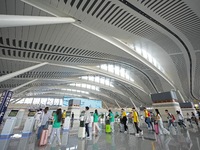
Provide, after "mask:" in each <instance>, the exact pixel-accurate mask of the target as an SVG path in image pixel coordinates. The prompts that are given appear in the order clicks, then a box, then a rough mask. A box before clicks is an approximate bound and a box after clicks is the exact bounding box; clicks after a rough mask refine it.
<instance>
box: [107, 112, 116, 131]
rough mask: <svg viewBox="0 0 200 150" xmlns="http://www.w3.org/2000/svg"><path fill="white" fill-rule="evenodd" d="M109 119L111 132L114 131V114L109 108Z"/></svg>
mask: <svg viewBox="0 0 200 150" xmlns="http://www.w3.org/2000/svg"><path fill="white" fill-rule="evenodd" d="M108 116H109V120H110V126H111V129H112V133H114V131H115V128H114V122H115V118H114V114H113V113H112V111H111V110H109V115H108Z"/></svg>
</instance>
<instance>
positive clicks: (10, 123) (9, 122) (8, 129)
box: [1, 110, 19, 137]
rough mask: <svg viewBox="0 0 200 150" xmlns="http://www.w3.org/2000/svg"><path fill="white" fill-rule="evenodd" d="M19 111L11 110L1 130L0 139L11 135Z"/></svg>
mask: <svg viewBox="0 0 200 150" xmlns="http://www.w3.org/2000/svg"><path fill="white" fill-rule="evenodd" d="M18 112H19V110H11V112H10V113H9V115H8V118H7V119H6V122H5V124H4V127H3V130H2V132H1V137H2V136H5V137H9V136H10V135H11V134H13V129H14V127H15V124H16V122H17V117H16V116H17V114H18Z"/></svg>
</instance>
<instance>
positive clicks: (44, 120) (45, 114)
mask: <svg viewBox="0 0 200 150" xmlns="http://www.w3.org/2000/svg"><path fill="white" fill-rule="evenodd" d="M48 110H49V107H45V109H44V111H43V112H42V114H41V116H40V120H41V126H40V127H39V129H38V134H37V138H38V139H40V136H41V133H42V130H43V129H44V128H48V121H49V119H51V118H52V116H51V114H50V113H49V112H48Z"/></svg>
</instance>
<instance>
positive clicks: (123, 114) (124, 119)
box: [121, 109, 128, 133]
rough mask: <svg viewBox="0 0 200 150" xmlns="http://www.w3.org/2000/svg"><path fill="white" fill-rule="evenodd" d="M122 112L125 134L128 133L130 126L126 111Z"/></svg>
mask: <svg viewBox="0 0 200 150" xmlns="http://www.w3.org/2000/svg"><path fill="white" fill-rule="evenodd" d="M121 112H122V122H123V124H124V133H127V130H128V126H127V125H126V122H127V116H126V112H125V111H124V109H122V110H121Z"/></svg>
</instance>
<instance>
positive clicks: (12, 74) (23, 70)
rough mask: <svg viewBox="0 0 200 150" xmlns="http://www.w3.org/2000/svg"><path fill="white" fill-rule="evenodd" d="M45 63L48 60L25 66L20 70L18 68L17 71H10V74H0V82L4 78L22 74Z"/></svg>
mask: <svg viewBox="0 0 200 150" xmlns="http://www.w3.org/2000/svg"><path fill="white" fill-rule="evenodd" d="M46 64H48V62H44V63H40V64H37V65H34V66H31V67H28V68H25V69H22V70H19V71H15V72H13V73H10V74H7V75H4V76H1V77H0V82H3V81H5V80H8V79H10V78H13V77H15V76H18V75H20V74H23V73H25V72H28V71H31V70H33V69H36V68H39V67H41V66H44V65H46Z"/></svg>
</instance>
